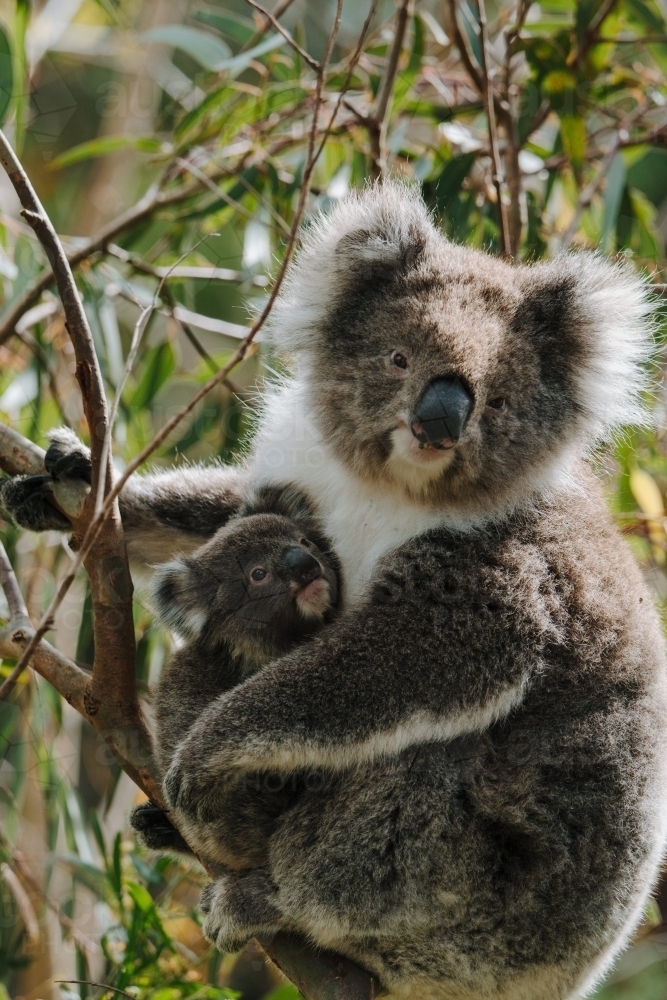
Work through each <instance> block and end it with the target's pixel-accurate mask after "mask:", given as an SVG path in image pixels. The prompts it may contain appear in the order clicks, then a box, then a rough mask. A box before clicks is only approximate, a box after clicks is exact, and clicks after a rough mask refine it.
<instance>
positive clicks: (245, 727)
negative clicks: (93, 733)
mask: <svg viewBox="0 0 667 1000" xmlns="http://www.w3.org/2000/svg"><path fill="white" fill-rule="evenodd" d="M469 555H470V562H469V565H466V564H465V559H464V556H465V553H463V554H462V553H459V556H461V558H457V557H456V553H453V557H452V558H449V556H450V553H448V552H446V551H445V552H444V553H443V552H442V551H438V547H437V545H436V544H435V543H434V542H432V543H430V544H429V543H426V542H424V543H422V544H419V545H413V546H412V548H411V549H408V550H407V551H405V552H403V554H402V556H401V557H400V558H396V559H395V560H394V561H393V564H392V565H389V566H387V567H385V570H384V572H383V573H382V574H381V575H380V577H379V578H378V579H377V580H376V583H375V586H374V587H373V588H372V590H371V592H370V594H369V595H368V597H367V599H366V600H365V602H364V603H363V604H362V605H361V606H359V607H358V608H356V609H355V610H354V611H352V612H351V613H349V614H347V615H346V616H344V617H343V618H342V619H341V620H340V621H339V622H337V623H335V624H334V625H332V626H331V627H330V628H329V629H327V631H326V632H325V633H323V634H322V635H321V636H319V637H318V638H316V639H314V640H313V641H312V642H310V643H308V644H307V645H305V646H303V647H301V648H299V649H298V650H296V651H294V652H292V653H290V654H288V655H287V656H285V657H282V658H280V659H279V660H275V661H273V663H271V664H269V665H268V666H267V667H265V668H264V669H263V670H262V671H260V672H259V674H257V675H255V676H254V677H252V678H251V679H249V680H248V681H246V682H245V683H243V684H241V685H240V686H239V687H237V688H236V689H235V690H234V691H232V692H230V693H228V694H226V695H223V696H222V697H221V698H219V699H217V701H216V702H215V703H214V704H212V705H211V706H210V707H209V708H208V709H207V711H206V712H205V713H204V714H203V715H202V716H201V717H200V719H199V720H198V721H197V722H196V723H195V725H194V726H193V727H192V729H191V730H190V731H189V733H188V735H187V737H186V738H185V740H184V741H183V743H182V744H181V745H180V747H179V749H178V751H177V753H176V755H175V758H174V763H173V765H172V767H171V769H170V770H169V772H168V774H167V777H166V780H165V786H164V787H165V794H166V796H167V798H168V800H169V801H170V803H171V804H172V805H173V806H178V808H180V809H182V810H183V811H184V812H186V813H187V814H188V815H191V816H193V817H194V818H196V819H198V820H204V821H205V820H208V819H212V818H214V817H215V816H216V815H218V814H219V813H220V810H221V808H222V807H223V802H224V796H225V794H226V787H227V785H228V784H229V783H230V782H232V781H234V780H236V779H238V777H239V776H240V775H241V774H243V773H244V772H248V771H260V770H272V771H280V770H282V771H292V770H294V769H296V768H303V767H305V768H311V767H312V768H319V767H322V768H326V769H331V768H334V769H342V768H346V767H348V766H350V765H353V764H355V763H357V762H360V761H368V760H371V759H373V758H374V757H377V756H380V755H382V754H385V753H394V752H397V751H399V750H400V749H402V748H403V747H405V746H407V745H410V744H412V743H415V742H422V741H424V740H426V741H428V740H432V739H448V738H450V737H453V736H455V735H457V734H459V733H463V732H466V731H470V730H476V729H484V728H485V727H486V726H488V725H490V724H491V723H492V722H493V721H494V720H495V719H498V718H501V717H503V716H504V715H506V714H507V713H508V712H509V711H510V710H511V708H513V707H514V706H516V705H517V704H519V703H520V702H521V700H522V697H523V694H524V691H525V689H526V687H527V685H528V684H529V683H530V681H531V678H532V677H533V676H534V675H535V673H536V672H537V671H539V670H540V669H541V668H542V666H543V663H544V652H545V646H546V645H547V644H548V643H553V642H556V641H558V630H557V628H556V626H555V625H554V619H553V615H552V611H553V609H552V608H551V607H550V606H549V600H550V594H549V586H548V573H547V571H546V570H545V568H544V567H543V566H542V565H541V561H540V559H539V555H537V556H536V555H535V552H534V550H531V552H530V555H529V556H527V557H526V558H519V559H518V561H517V557H516V552H513V554H512V558H511V559H509V560H508V561H506V563H505V564H504V565H503V564H502V561H501V565H498V563H497V561H494V560H490V561H488V562H484V561H483V560H482V561H480V560H477V561H476V557H475V554H474V552H471V553H469ZM441 556H442V557H444V558H440V557H441Z"/></svg>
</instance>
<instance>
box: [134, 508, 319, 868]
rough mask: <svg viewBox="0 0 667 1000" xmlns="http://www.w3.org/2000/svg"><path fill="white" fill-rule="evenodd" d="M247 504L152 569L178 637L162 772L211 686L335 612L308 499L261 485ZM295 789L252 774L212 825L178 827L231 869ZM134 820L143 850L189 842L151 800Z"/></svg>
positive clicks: (258, 843)
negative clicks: (184, 552)
mask: <svg viewBox="0 0 667 1000" xmlns="http://www.w3.org/2000/svg"><path fill="white" fill-rule="evenodd" d="M246 509H247V508H246ZM252 509H253V512H254V513H252V514H251V513H246V514H245V515H244V514H243V513H241V515H240V516H236V517H234V518H233V519H232V520H231V521H230V522H229V523H228V524H227V525H226V526H225V527H223V528H220V529H219V530H218V531H217V532H216V534H215V535H214V536H213V538H212V539H210V541H208V542H206V543H205V544H204V545H202V546H201V548H199V549H198V550H197V551H196V552H194V553H192V554H191V555H188V556H182V557H180V558H178V559H176V560H173V561H172V562H170V563H167V564H165V565H164V566H162V567H160V569H159V570H158V572H157V574H156V577H155V580H154V582H153V600H154V604H155V607H156V611H157V614H158V617H159V619H160V620H161V621H162V622H163V623H164V624H165V625H167V626H169V627H170V628H171V629H173V630H174V631H175V632H176V633H177V634H178V635H179V636H180V638H181V640H182V645H180V646H179V647H178V648H177V649H176V651H175V652H174V654H173V656H172V657H171V659H170V662H169V664H168V666H167V668H166V669H165V671H164V673H163V674H162V676H161V678H160V682H159V684H158V685H157V688H156V691H155V697H154V707H155V751H156V756H157V760H158V764H159V766H160V768H161V770H162V772H163V773H166V771H167V770H168V768H169V767H170V765H171V763H172V760H173V758H174V754H175V753H176V750H177V748H178V745H179V744H180V743H181V741H182V740H183V738H184V737H185V736H186V734H187V732H188V730H189V728H190V727H191V726H192V725H193V724H194V723H195V722H196V721H197V720H198V718H199V717H200V716H201V714H202V713H203V712H204V710H205V709H206V708H207V707H208V706H209V705H211V704H212V703H213V702H214V701H215V699H216V698H217V697H218V696H219V695H221V694H222V693H223V692H225V691H228V690H230V689H231V688H232V687H234V686H235V685H237V684H239V683H241V682H242V681H243V680H245V679H246V678H247V677H249V676H250V675H251V674H253V673H255V672H256V671H257V670H258V669H260V667H261V666H263V665H264V664H266V663H268V662H269V661H270V660H271V659H272V658H275V657H277V656H280V655H281V654H283V653H286V652H287V651H288V650H290V649H292V648H294V647H295V646H297V645H298V644H299V643H300V642H303V641H304V640H306V639H308V638H309V637H310V636H312V635H313V634H314V633H315V632H316V631H317V630H318V629H320V628H321V627H322V626H323V625H324V624H325V623H327V622H330V621H332V620H333V618H334V617H335V613H336V608H337V603H338V593H339V581H338V565H337V560H336V557H335V555H334V554H333V553H332V552H331V551H330V550H329V546H328V543H327V540H326V538H325V537H324V536H323V535H322V532H321V529H320V528H319V526H318V523H317V520H316V518H315V517H314V516H313V514H312V512H311V510H310V509H309V506H308V504H307V503H305V502H304V500H303V498H300V497H298V496H295V495H290V492H289V491H285V490H278V491H276V490H263V491H259V492H258V494H257V495H256V496H255V498H254V502H253V507H252ZM295 557H296V558H295ZM258 571H259V573H260V574H261V578H260V579H259V580H257V581H256V580H255V579H254V575H256V574H257V573H258ZM300 789H301V783H300V782H299V780H296V781H288V782H285V780H284V778H283V777H282V776H281V775H279V774H266V773H263V774H256V775H253V776H252V777H251V778H250V780H246V781H243V782H241V783H239V785H238V787H236V788H235V789H234V790H233V792H232V794H231V795H230V798H229V800H228V808H227V809H226V810H225V812H224V815H222V816H221V817H220V818H219V819H217V820H216V821H215V822H213V823H211V824H206V825H204V824H194V825H193V824H190V823H188V821H187V818H186V817H183V816H179V817H177V821H178V826H179V827H180V829H181V830H182V831H187V839H188V842H189V844H190V845H191V846H192V847H193V848H194V849H196V850H197V852H198V853H199V854H200V855H201V856H203V857H205V858H207V859H208V860H210V861H215V862H217V863H219V864H222V865H226V866H230V867H232V868H234V869H239V868H240V869H248V868H251V867H258V866H260V865H261V864H262V863H263V862H265V860H266V844H267V842H268V838H269V836H270V832H272V830H273V827H274V826H275V820H276V818H277V817H278V816H279V815H280V814H281V813H282V812H284V810H285V809H286V808H287V807H288V805H289V804H291V803H292V802H293V801H294V799H295V796H296V795H298V794H299V792H300ZM131 822H132V825H133V827H134V828H135V829H136V830H137V831H138V832H139V833H140V834H141V836H142V839H143V841H144V843H146V845H147V846H148V847H152V848H156V849H176V850H188V847H187V844H186V843H185V841H184V840H183V838H182V837H181V836H179V834H178V833H177V831H176V829H175V828H174V826H173V825H172V824H171V822H170V821H169V819H168V818H167V817H166V816H165V814H164V812H163V810H161V809H159V808H158V807H156V806H154V805H153V804H152V803H147V804H142V805H140V806H137V808H136V809H135V810H134V811H133V813H132V815H131Z"/></svg>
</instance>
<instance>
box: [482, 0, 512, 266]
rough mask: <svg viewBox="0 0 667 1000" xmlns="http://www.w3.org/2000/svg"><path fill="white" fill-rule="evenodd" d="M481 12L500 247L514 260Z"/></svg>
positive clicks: (506, 255)
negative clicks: (504, 197) (504, 198)
mask: <svg viewBox="0 0 667 1000" xmlns="http://www.w3.org/2000/svg"><path fill="white" fill-rule="evenodd" d="M477 7H478V10H479V30H480V48H481V53H482V73H483V74H484V97H485V99H486V118H487V123H488V127H489V144H490V146H491V162H492V165H493V186H494V187H495V189H496V197H497V200H498V224H499V228H500V245H501V247H502V252H503V257H505V258H506V259H507V260H511V259H512V238H511V236H510V227H509V220H508V218H507V206H506V205H505V202H504V200H503V186H504V176H503V162H502V159H501V156H500V150H499V149H498V132H497V129H496V108H495V103H494V97H493V81H492V80H491V76H490V72H489V58H488V56H489V37H488V27H487V23H486V6H485V3H484V0H477Z"/></svg>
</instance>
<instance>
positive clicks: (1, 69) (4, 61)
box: [0, 25, 14, 125]
mask: <svg viewBox="0 0 667 1000" xmlns="http://www.w3.org/2000/svg"><path fill="white" fill-rule="evenodd" d="M13 90H14V68H13V64H12V48H11V45H10V43H9V36H8V35H7V32H6V31H5V29H4V28H3V27H2V25H0V125H2V124H3V122H4V120H5V118H6V117H7V112H8V110H9V107H10V105H11V102H12V93H13Z"/></svg>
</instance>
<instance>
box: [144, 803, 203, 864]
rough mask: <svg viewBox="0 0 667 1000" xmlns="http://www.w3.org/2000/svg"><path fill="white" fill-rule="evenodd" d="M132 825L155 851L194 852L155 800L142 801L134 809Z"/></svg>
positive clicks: (146, 844)
mask: <svg viewBox="0 0 667 1000" xmlns="http://www.w3.org/2000/svg"><path fill="white" fill-rule="evenodd" d="M130 826H131V827H132V829H133V830H135V831H136V833H138V834H139V839H140V840H141V842H142V843H143V844H144V845H145V846H146V847H148V848H150V849H151V850H153V851H178V852H179V853H180V854H191V853H192V852H191V850H190V847H189V846H188V844H187V843H186V842H185V840H184V839H183V837H182V836H181V835H180V833H179V832H178V830H177V829H176V827H175V826H174V824H173V823H172V822H171V820H170V819H169V817H168V816H167V814H166V812H165V811H164V809H161V808H160V807H159V806H156V805H155V804H154V803H153V802H142V803H141V805H139V806H136V807H135V808H134V809H133V810H132V812H131V813H130Z"/></svg>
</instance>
